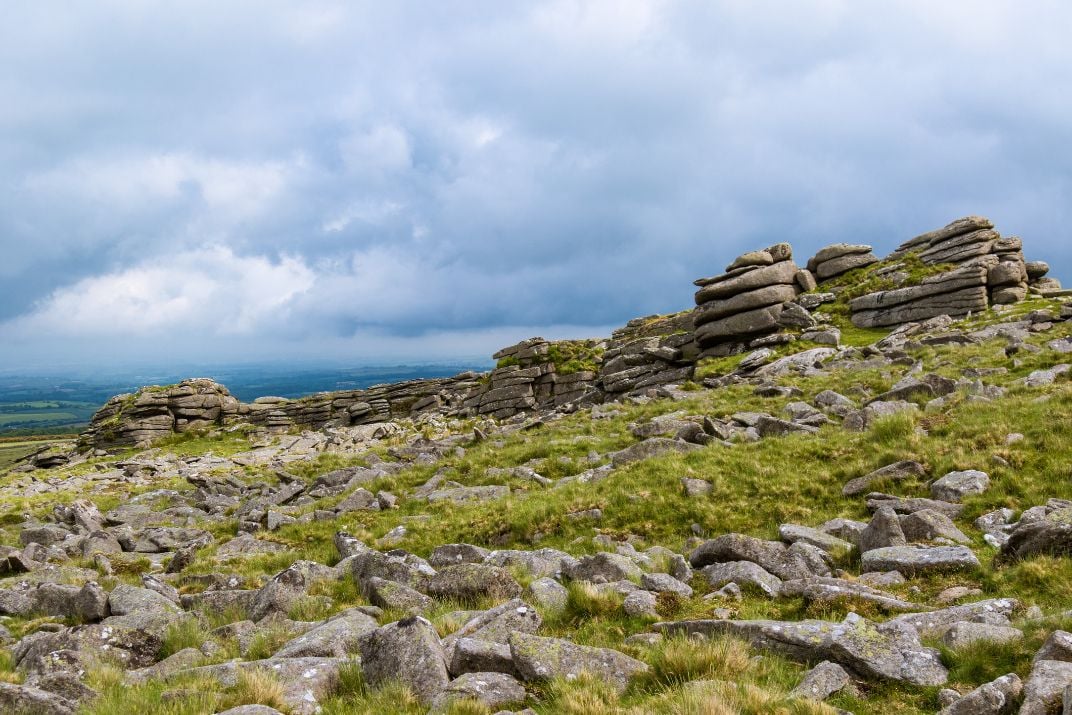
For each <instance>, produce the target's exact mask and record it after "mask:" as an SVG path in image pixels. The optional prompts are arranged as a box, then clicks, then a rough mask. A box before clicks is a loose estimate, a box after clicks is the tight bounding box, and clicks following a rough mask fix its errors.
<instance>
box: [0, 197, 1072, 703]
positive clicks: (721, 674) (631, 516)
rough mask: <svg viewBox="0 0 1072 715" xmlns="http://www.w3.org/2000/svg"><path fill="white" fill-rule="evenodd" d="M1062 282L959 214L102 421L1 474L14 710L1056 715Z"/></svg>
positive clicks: (1070, 669)
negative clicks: (445, 370)
mask: <svg viewBox="0 0 1072 715" xmlns="http://www.w3.org/2000/svg"><path fill="white" fill-rule="evenodd" d="M1047 274H1048V267H1047V266H1046V264H1045V263H1044V262H1041V261H1032V260H1028V258H1027V257H1026V256H1025V254H1024V246H1023V245H1022V242H1021V240H1020V239H1019V238H1016V237H1008V236H1002V235H1001V234H999V233H998V232H997V231H996V230H995V228H994V226H993V225H992V224H991V222H990V221H988V220H987V219H985V218H981V217H975V216H972V217H966V218H963V219H960V220H958V221H955V222H953V223H951V224H949V225H948V226H945V227H943V228H941V229H937V230H935V231H931V232H928V233H926V234H922V235H920V236H917V237H915V238H911V239H909V240H907V241H906V242H905V243H904V244H903V245H902V246H900V247H899V248H898V249H897V250H896V251H895V252H894V253H893V254H891V255H890V256H886V257H883V258H880V257H878V256H876V255H875V254H874V253H873V251H872V249H871V247H870V246H867V245H862V244H860V245H856V244H834V245H831V246H828V247H826V248H824V249H822V250H821V251H819V252H818V253H817V254H816V255H815V256H812V257H809V259H808V260H806V261H804V260H802V261H801V262H800V263H799V264H798V263H797V262H796V260H795V259H794V256H793V251H792V247H791V246H790V245H788V244H785V243H780V244H776V245H774V246H770V247H767V248H763V249H760V250H756V251H752V252H749V253H746V254H744V255H742V256H739V257H737V258H735V259H734V260H732V261H730V262H729V263H728V264H727V266H726V267H725V270H724V271H723V272H721V273H718V274H717V275H712V276H709V277H704V278H700V279H698V280H697V281H696V288H697V290H696V294H695V305H694V306H691V307H688V308H685V309H683V310H682V311H681V312H679V313H676V314H673V315H667V316H649V317H645V318H638V319H636V320H633V321H630V322H629V323H628V324H627V325H625V326H623V327H622V328H621V329H619V330H617V331H615V332H614V333H613V334H612V335H611V336H607V337H605V338H593V339H590V340H573V341H554V340H544V339H542V338H532V339H529V340H526V341H523V342H521V343H519V344H517V345H513V346H510V347H507V348H504V349H503V350H501V351H499V352H498V353H496V355H495V356H494V359H495V360H496V361H497V365H496V367H495V368H494V369H493V370H491V371H490V372H487V373H477V372H467V373H463V374H460V375H456V376H453V377H447V378H436V379H429V380H409V381H405V382H398V383H391V384H385V385H378V386H373V387H369V388H366V389H354V390H346V391H336V392H325V393H319V394H316V395H312V396H308V397H303V398H294V399H287V398H282V397H280V398H258V399H256V400H253V401H251V402H243V401H241V400H239V399H238V398H237V397H235V396H234V395H232V394H231V393H230V391H229V390H228V389H227V387H225V386H224V385H221V384H219V383H216V382H214V381H212V380H208V379H200V378H191V379H189V380H184V381H182V382H180V383H178V384H174V385H165V386H147V387H144V388H142V389H140V390H138V391H136V392H134V393H130V394H124V395H117V396H115V397H113V398H112V399H111V400H109V401H108V403H107V404H106V405H105V406H104V407H103V408H102V409H101V410H99V411H98V412H97V413H96V414H95V415H94V416H93V419H92V421H91V423H90V426H89V428H88V429H87V430H86V432H85V433H84V434H82V435H81V437H80V438H79V440H78V441H77V443H71V444H66V445H62V446H57V447H55V448H53V449H50V450H46V451H41V452H39V453H37V454H34V455H32V456H30V457H29V458H28V459H26V460H24V461H22V462H21V463H19V464H17V465H16V466H14V467H12V468H10V469H9V470H8V471H7V472H6V474H3V475H0V543H2V544H5V545H6V546H4V547H2V548H3V558H2V559H0V614H3V616H4V620H3V629H2V630H0V637H2V639H3V642H4V650H3V651H2V652H0V653H2V655H0V680H3V681H5V682H0V704H2V705H3V706H4V708H5V711H10V712H35V713H72V712H84V713H101V714H103V713H109V714H111V713H213V712H225V711H226V712H229V713H232V714H233V715H237V714H240V713H246V714H252V713H261V714H270V713H274V712H289V713H314V712H323V713H424V712H429V711H433V712H449V713H455V714H456V715H460V714H462V713H466V714H473V713H486V714H490V713H494V712H519V711H523V709H525V708H528V709H530V710H529V712H532V711H535V712H537V713H575V714H578V715H580V714H586V715H587V714H592V715H596V714H604V713H607V714H609V713H650V712H670V713H737V712H741V713H772V712H784V713H834V712H852V713H858V714H863V713H883V714H885V713H934V712H939V711H941V712H943V713H949V714H956V713H1009V712H1017V711H1018V712H1021V713H1028V714H1030V715H1041V714H1043V713H1055V712H1059V711H1060V708H1061V707H1062V702H1063V704H1064V705H1063V706H1064V707H1065V708H1066V712H1067V709H1068V708H1069V707H1072V634H1070V633H1069V631H1070V630H1072V597H1070V596H1069V594H1070V593H1072V561H1070V558H1072V447H1070V446H1069V444H1070V441H1069V429H1070V428H1069V425H1072V383H1070V376H1072V368H1070V365H1069V363H1072V359H1069V354H1070V353H1072V322H1070V321H1072V302H1070V300H1072V291H1065V290H1063V289H1062V287H1061V285H1060V283H1059V282H1058V281H1057V280H1055V279H1054V278H1051V277H1049V276H1048V275H1047ZM255 706H260V707H255Z"/></svg>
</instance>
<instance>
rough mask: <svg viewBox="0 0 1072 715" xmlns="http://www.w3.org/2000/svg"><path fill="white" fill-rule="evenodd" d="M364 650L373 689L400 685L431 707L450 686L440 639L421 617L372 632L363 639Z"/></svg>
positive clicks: (364, 667)
mask: <svg viewBox="0 0 1072 715" xmlns="http://www.w3.org/2000/svg"><path fill="white" fill-rule="evenodd" d="M360 650H361V670H362V672H363V673H364V676H365V681H366V682H367V683H368V684H369V685H371V686H373V687H375V686H377V685H382V684H384V683H387V682H391V681H398V682H401V683H402V684H403V685H405V686H407V687H408V688H409V689H410V690H412V691H413V694H414V695H416V696H417V698H418V699H420V701H421V702H422V703H424V704H426V705H430V704H431V703H432V702H433V701H434V700H435V698H436V697H437V696H438V695H439V694H440V693H441V692H443V690H444V689H445V688H446V687H447V685H448V684H449V683H450V676H449V675H448V673H447V660H446V654H445V653H444V651H443V646H442V644H440V642H439V635H438V634H437V633H436V630H435V627H434V626H433V625H432V624H431V623H429V622H428V621H426V620H425V619H423V618H421V617H420V616H413V617H410V618H406V619H404V620H401V621H396V622H395V623H389V624H387V625H386V626H383V627H382V628H378V629H376V630H375V631H372V632H371V633H369V634H367V635H366V636H364V637H363V638H362V639H361V642H360Z"/></svg>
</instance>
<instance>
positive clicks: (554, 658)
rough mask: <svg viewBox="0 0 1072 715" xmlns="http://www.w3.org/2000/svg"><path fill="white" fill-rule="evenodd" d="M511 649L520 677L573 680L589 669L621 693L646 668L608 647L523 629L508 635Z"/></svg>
mask: <svg viewBox="0 0 1072 715" xmlns="http://www.w3.org/2000/svg"><path fill="white" fill-rule="evenodd" d="M510 653H511V655H512V656H513V659H514V664H515V665H516V666H517V670H518V672H519V673H520V674H521V677H522V678H524V679H525V680H526V681H528V682H537V683H538V682H544V681H548V680H552V679H553V678H567V679H570V680H572V679H574V678H576V677H577V676H579V675H580V674H581V673H590V674H592V675H593V676H595V677H597V678H599V679H601V680H605V681H607V682H608V683H610V684H611V685H612V686H613V687H614V688H615V689H616V690H617V691H618V692H619V693H621V692H624V691H625V689H626V687H627V686H628V685H629V680H630V678H632V677H633V676H635V675H638V674H640V673H644V672H647V670H648V666H647V664H645V663H642V662H640V661H639V660H636V659H635V658H630V657H629V656H627V655H626V654H624V653H621V652H619V651H616V650H612V649H610V648H591V647H589V646H582V645H577V644H576V643H572V642H570V641H568V640H564V639H561V638H542V637H540V636H534V635H530V634H526V633H513V634H511V635H510Z"/></svg>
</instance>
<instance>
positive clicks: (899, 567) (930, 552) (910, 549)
mask: <svg viewBox="0 0 1072 715" xmlns="http://www.w3.org/2000/svg"><path fill="white" fill-rule="evenodd" d="M976 568H979V559H978V558H977V557H976V556H975V554H974V553H973V552H972V550H971V549H969V548H967V547H966V546H887V547H884V548H881V549H872V550H871V551H867V552H864V554H863V556H862V558H861V564H860V569H861V570H862V571H900V572H901V573H903V574H904V575H905V576H917V575H919V574H926V573H941V572H947V571H970V570H972V569H976Z"/></svg>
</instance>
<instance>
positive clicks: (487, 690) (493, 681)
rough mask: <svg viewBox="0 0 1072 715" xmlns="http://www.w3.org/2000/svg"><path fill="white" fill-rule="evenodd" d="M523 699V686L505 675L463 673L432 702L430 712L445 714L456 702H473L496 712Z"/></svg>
mask: <svg viewBox="0 0 1072 715" xmlns="http://www.w3.org/2000/svg"><path fill="white" fill-rule="evenodd" d="M524 699H525V686H523V685H522V684H521V683H519V682H517V679H516V678H514V677H512V676H510V675H507V674H505V673H494V672H493V673H464V674H463V675H461V676H459V677H458V678H457V679H456V680H454V681H452V682H451V683H450V684H449V685H448V686H447V687H446V688H445V689H444V690H443V692H441V693H440V694H439V695H438V696H436V698H435V700H433V701H432V709H431V712H433V713H439V712H446V711H447V710H448V709H449V708H450V705H451V703H453V702H455V701H458V700H475V701H477V702H479V703H482V704H483V705H485V706H486V707H487V708H488V709H489V710H495V711H498V710H500V709H501V708H503V706H506V705H510V704H511V703H520V702H521V701H523V700H524Z"/></svg>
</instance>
